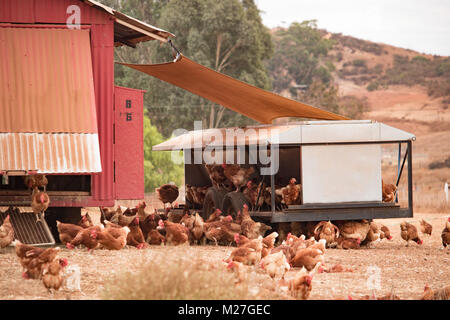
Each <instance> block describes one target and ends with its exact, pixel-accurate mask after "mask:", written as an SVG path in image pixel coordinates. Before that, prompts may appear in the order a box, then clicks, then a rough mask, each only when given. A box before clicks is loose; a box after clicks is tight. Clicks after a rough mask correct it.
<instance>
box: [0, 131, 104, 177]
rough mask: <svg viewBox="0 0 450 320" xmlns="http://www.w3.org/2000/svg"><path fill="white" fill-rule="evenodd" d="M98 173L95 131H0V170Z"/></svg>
mask: <svg viewBox="0 0 450 320" xmlns="http://www.w3.org/2000/svg"><path fill="white" fill-rule="evenodd" d="M9 170H26V171H33V170H37V172H38V173H92V172H101V162H100V149H99V143H98V135H97V134H76V133H72V134H71V133H65V134H64V133H58V134H45V133H42V134H40V133H0V171H9Z"/></svg>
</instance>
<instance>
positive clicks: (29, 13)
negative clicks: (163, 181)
mask: <svg viewBox="0 0 450 320" xmlns="http://www.w3.org/2000/svg"><path fill="white" fill-rule="evenodd" d="M70 5H77V6H78V7H79V8H80V9H81V23H82V24H86V25H91V29H90V30H91V34H90V36H91V52H92V68H93V77H94V89H95V102H96V108H97V123H98V135H99V143H100V155H101V165H102V173H100V174H94V175H93V177H92V201H90V202H89V203H83V205H84V206H88V205H90V206H97V205H106V206H109V205H112V204H114V167H113V164H114V158H113V156H114V155H113V121H114V114H113V98H114V51H113V48H114V22H113V20H112V19H111V17H110V16H109V15H108V14H106V13H104V12H102V11H101V10H98V9H95V8H92V7H90V6H88V5H86V4H84V3H82V2H80V1H77V0H1V1H0V22H6V23H47V24H65V23H66V21H67V18H68V16H69V15H70V14H68V13H67V9H68V7H69V6H70ZM67 205H70V206H73V205H75V204H74V203H73V202H69V203H68V204H67Z"/></svg>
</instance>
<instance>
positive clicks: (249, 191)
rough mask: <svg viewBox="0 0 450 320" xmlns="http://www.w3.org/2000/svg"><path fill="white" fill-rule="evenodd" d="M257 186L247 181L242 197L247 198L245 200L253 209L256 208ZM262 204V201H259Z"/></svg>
mask: <svg viewBox="0 0 450 320" xmlns="http://www.w3.org/2000/svg"><path fill="white" fill-rule="evenodd" d="M258 191H259V189H258V185H257V184H256V183H254V182H253V181H251V180H249V181H248V182H247V188H245V189H244V192H243V193H244V196H245V197H246V198H247V200H248V201H249V202H250V203H251V205H252V206H253V208H255V207H256V201H257V199H258ZM260 202H262V201H260ZM261 204H262V203H261Z"/></svg>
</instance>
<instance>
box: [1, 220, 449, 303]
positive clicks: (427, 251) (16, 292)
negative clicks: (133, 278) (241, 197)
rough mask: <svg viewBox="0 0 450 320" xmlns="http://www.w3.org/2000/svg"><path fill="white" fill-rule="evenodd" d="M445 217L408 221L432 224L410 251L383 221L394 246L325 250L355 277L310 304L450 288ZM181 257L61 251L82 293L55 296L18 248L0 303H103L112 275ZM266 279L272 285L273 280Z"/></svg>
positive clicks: (318, 286) (319, 284)
mask: <svg viewBox="0 0 450 320" xmlns="http://www.w3.org/2000/svg"><path fill="white" fill-rule="evenodd" d="M447 216H448V214H428V213H427V214H420V213H419V214H415V217H414V218H413V219H406V220H407V221H411V222H413V223H414V224H415V225H416V226H418V225H419V223H418V221H419V219H420V218H424V219H426V220H427V221H429V222H430V223H431V224H432V225H433V234H432V236H431V237H428V236H424V237H423V238H424V244H423V245H421V246H418V245H416V244H415V243H411V244H410V246H409V247H405V244H406V243H405V241H403V240H402V239H401V237H400V228H399V224H400V222H401V221H402V219H386V220H382V222H383V223H384V224H385V225H387V226H388V227H389V228H390V229H391V233H392V235H393V240H392V241H387V240H383V241H382V242H379V243H377V244H375V247H374V248H361V249H359V250H339V249H329V250H327V252H326V253H325V264H326V265H333V264H336V263H340V264H342V265H343V266H346V267H352V268H353V269H354V272H346V273H321V274H316V275H315V276H314V279H313V289H312V291H311V295H310V299H338V298H344V299H345V298H347V297H348V295H351V296H354V297H358V296H363V295H366V294H372V292H374V293H375V295H381V294H385V293H388V292H391V290H392V291H393V292H394V293H395V294H396V295H398V296H399V297H400V298H401V299H418V298H420V296H421V293H422V292H423V288H424V286H425V284H429V285H430V286H431V288H441V287H444V286H447V285H449V279H450V250H448V249H445V250H441V249H440V248H441V247H442V244H441V231H442V229H443V227H444V223H445V220H446V217H447ZM94 221H95V220H94ZM185 248H186V250H185V254H186V255H192V256H196V257H198V256H199V255H200V256H201V257H202V258H203V259H207V260H208V261H212V262H214V261H217V263H218V264H220V263H222V259H224V258H227V257H228V256H229V254H230V252H231V251H232V250H233V247H221V246H218V247H216V246H213V245H212V246H211V245H206V246H192V247H185ZM179 253H180V250H179V248H174V247H164V246H151V247H150V248H147V249H143V250H137V249H135V248H133V247H131V248H129V247H126V248H125V249H123V250H120V251H108V250H96V251H94V253H92V254H89V253H88V252H87V251H86V249H75V250H72V251H69V250H67V249H65V248H62V250H61V253H60V257H63V258H67V259H68V261H69V264H71V265H78V266H79V267H80V270H81V292H79V291H69V290H67V289H62V290H60V291H58V292H56V293H54V294H52V293H49V292H48V291H47V290H46V289H45V287H44V286H43V284H42V283H41V281H39V280H24V279H23V278H22V277H21V273H22V268H21V266H20V264H19V261H18V259H17V257H16V255H15V253H14V248H12V247H9V248H7V249H5V250H2V251H0V300H5V299H26V300H40V299H102V297H103V296H102V290H103V285H104V284H105V282H106V281H107V280H109V279H110V278H111V277H112V276H113V275H115V274H117V273H121V272H124V271H131V272H133V271H134V270H138V269H139V268H140V266H141V265H142V264H144V263H146V262H148V261H151V260H152V259H153V258H155V257H157V256H159V257H160V256H161V255H163V256H168V255H171V254H179ZM374 267H375V268H374ZM368 268H369V269H368ZM370 268H372V269H370ZM376 268H379V272H380V273H379V275H380V278H379V279H380V282H379V285H380V287H379V288H378V289H375V291H371V290H370V289H369V287H368V284H370V283H375V285H376V281H375V282H370V279H375V280H376V278H373V275H374V273H373V272H375V274H376V272H377V270H378V269H376ZM253 270H254V271H252V272H264V271H262V270H258V269H257V268H254V269H253ZM370 270H372V272H371V271H370ZM374 270H375V271H374ZM296 272H298V269H293V270H291V271H289V272H288V274H287V275H286V278H287V279H289V278H291V277H292V276H293V275H295V273H296ZM267 279H268V281H269V280H270V278H269V276H267Z"/></svg>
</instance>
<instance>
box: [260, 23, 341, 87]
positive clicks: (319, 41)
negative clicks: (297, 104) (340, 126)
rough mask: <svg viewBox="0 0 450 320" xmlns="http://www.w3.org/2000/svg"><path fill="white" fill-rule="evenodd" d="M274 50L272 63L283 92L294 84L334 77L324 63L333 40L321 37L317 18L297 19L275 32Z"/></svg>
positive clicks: (274, 83)
mask: <svg viewBox="0 0 450 320" xmlns="http://www.w3.org/2000/svg"><path fill="white" fill-rule="evenodd" d="M273 40H274V46H275V53H274V55H273V58H272V59H271V60H270V63H269V70H270V73H271V75H272V76H273V86H274V89H275V91H277V92H282V91H284V90H286V89H288V88H289V87H291V86H292V84H297V85H310V84H311V83H312V82H313V81H314V80H315V79H319V80H320V81H322V82H323V83H324V84H328V83H329V82H330V80H331V73H330V71H329V68H326V67H324V66H321V64H320V62H321V60H320V58H322V57H325V56H327V54H328V51H329V50H330V49H331V48H332V45H333V42H332V41H330V40H328V39H325V38H323V37H322V35H321V34H320V32H319V31H318V30H317V25H316V21H315V20H310V21H304V22H302V23H298V22H294V23H292V24H291V25H290V27H289V28H288V29H287V30H285V29H280V30H278V31H276V32H275V33H274V38H273Z"/></svg>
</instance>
